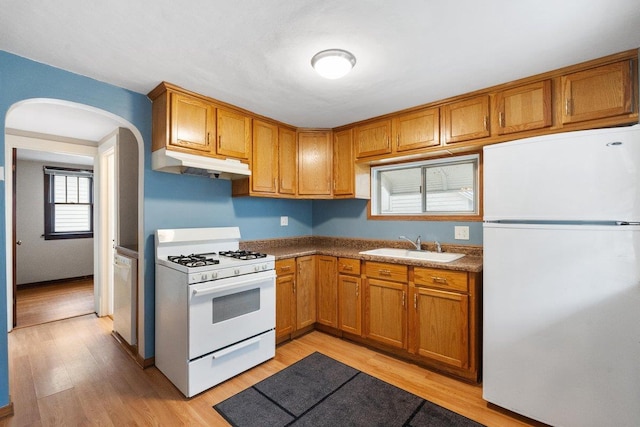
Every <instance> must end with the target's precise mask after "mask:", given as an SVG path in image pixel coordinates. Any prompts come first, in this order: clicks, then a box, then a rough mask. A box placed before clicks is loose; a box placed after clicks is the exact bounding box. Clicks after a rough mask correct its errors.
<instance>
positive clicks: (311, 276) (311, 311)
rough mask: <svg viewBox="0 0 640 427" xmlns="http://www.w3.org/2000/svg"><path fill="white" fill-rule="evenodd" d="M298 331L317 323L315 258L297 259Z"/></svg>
mask: <svg viewBox="0 0 640 427" xmlns="http://www.w3.org/2000/svg"><path fill="white" fill-rule="evenodd" d="M296 268H297V279H296V287H295V291H296V329H302V328H304V327H306V326H309V325H313V324H314V323H316V283H315V280H316V269H315V257H314V256H305V257H300V258H298V259H297V263H296Z"/></svg>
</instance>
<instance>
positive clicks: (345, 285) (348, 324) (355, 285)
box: [338, 274, 362, 335]
mask: <svg viewBox="0 0 640 427" xmlns="http://www.w3.org/2000/svg"><path fill="white" fill-rule="evenodd" d="M361 280H362V279H360V277H357V276H346V275H343V274H341V275H340V276H338V326H339V328H340V329H342V330H343V331H345V332H349V333H351V334H355V335H362V298H361V296H360V295H361V294H360V282H361Z"/></svg>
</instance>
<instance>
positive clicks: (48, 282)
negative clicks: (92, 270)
mask: <svg viewBox="0 0 640 427" xmlns="http://www.w3.org/2000/svg"><path fill="white" fill-rule="evenodd" d="M81 280H93V274H90V275H88V276H77V277H69V278H66V279H55V280H45V281H43V282H33V283H24V284H21V285H17V286H18V289H27V288H36V287H38V286H46V285H55V284H58V283H65V282H76V281H81Z"/></svg>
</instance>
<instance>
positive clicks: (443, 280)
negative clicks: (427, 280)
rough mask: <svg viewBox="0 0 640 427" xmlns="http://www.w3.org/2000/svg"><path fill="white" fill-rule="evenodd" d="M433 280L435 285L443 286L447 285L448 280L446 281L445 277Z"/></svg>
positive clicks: (433, 278) (434, 277) (435, 277)
mask: <svg viewBox="0 0 640 427" xmlns="http://www.w3.org/2000/svg"><path fill="white" fill-rule="evenodd" d="M431 280H432V281H433V283H441V284H443V285H446V284H447V279H445V278H444V277H437V276H432V277H431Z"/></svg>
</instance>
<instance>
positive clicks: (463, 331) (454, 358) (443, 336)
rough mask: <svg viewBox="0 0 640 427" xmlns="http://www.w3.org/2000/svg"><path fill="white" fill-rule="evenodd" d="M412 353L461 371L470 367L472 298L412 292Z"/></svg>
mask: <svg viewBox="0 0 640 427" xmlns="http://www.w3.org/2000/svg"><path fill="white" fill-rule="evenodd" d="M412 304H413V310H414V315H413V316H412V317H413V320H412V322H411V328H410V329H412V331H410V334H411V335H412V338H413V339H412V349H411V350H412V352H414V353H416V354H418V355H420V356H424V357H428V358H431V359H434V360H438V361H440V362H442V363H446V364H448V365H451V366H455V367H458V368H466V367H468V364H469V297H468V296H467V295H464V294H459V293H454V292H446V291H440V290H435V289H427V288H420V287H415V288H412Z"/></svg>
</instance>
